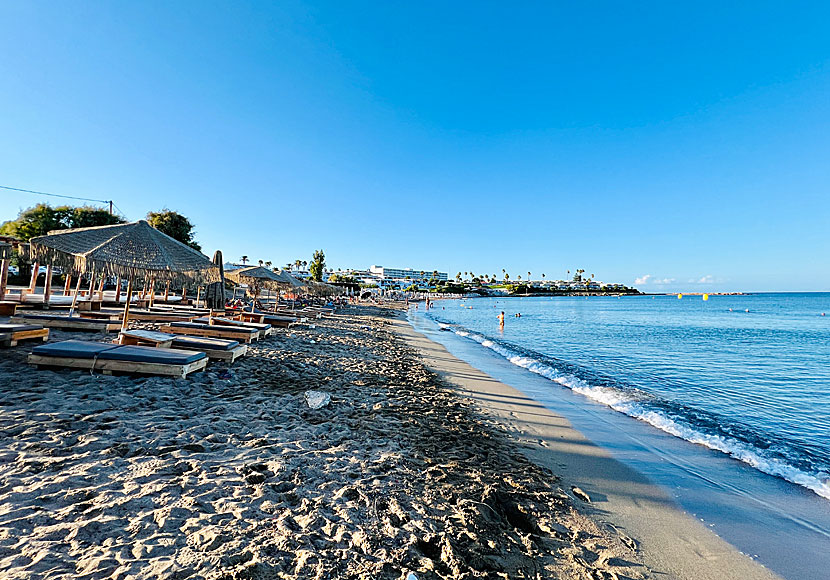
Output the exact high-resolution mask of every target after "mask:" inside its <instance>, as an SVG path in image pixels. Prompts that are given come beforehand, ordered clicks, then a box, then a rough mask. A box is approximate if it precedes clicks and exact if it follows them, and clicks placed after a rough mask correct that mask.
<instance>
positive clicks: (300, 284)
mask: <svg viewBox="0 0 830 580" xmlns="http://www.w3.org/2000/svg"><path fill="white" fill-rule="evenodd" d="M277 276H279V277H280V280H283V281H284V282H285V284H286V286H288V287H289V288H296V289H299V288H306V287H307V286H308V284H307V283H306V282H304V281H303V280H298V279H297V278H295V277H294V276H292V275H291V274H289V273H288V272H286V271H285V270H280V271H279V272H278V273H277Z"/></svg>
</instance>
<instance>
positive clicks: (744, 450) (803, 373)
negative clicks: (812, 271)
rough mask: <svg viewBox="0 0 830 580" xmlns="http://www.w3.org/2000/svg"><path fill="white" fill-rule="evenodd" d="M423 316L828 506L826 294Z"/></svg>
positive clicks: (463, 309) (505, 303)
mask: <svg viewBox="0 0 830 580" xmlns="http://www.w3.org/2000/svg"><path fill="white" fill-rule="evenodd" d="M502 310H503V311H505V314H506V324H505V328H504V330H503V331H500V330H499V327H498V321H497V319H496V316H497V314H498V312H500V311H502ZM516 313H521V318H516V317H514V315H515V314H516ZM822 313H826V314H827V316H822ZM428 316H429V317H430V318H433V319H434V320H435V321H436V322H439V323H441V324H442V325H444V327H445V329H446V330H449V331H452V332H454V333H455V334H456V335H458V336H460V337H463V338H464V339H465V340H469V341H474V342H475V343H478V344H479V345H480V346H481V347H482V348H487V349H490V351H492V352H494V353H497V354H498V355H500V356H502V357H504V358H505V359H507V360H509V361H510V362H512V363H513V364H515V365H517V366H520V367H524V368H526V369H528V370H530V371H532V372H534V373H536V374H538V375H541V376H543V377H545V378H546V379H549V380H550V381H552V383H555V384H552V385H551V387H552V388H559V387H560V386H562V387H566V388H568V389H571V390H573V391H574V392H577V393H579V394H581V395H584V396H585V397H589V398H590V399H592V400H594V401H598V402H600V403H603V404H605V405H608V406H609V407H611V408H613V409H614V410H616V411H619V412H621V413H625V414H627V415H629V416H632V417H635V418H637V419H640V420H642V421H645V422H647V423H649V424H651V425H653V426H654V427H656V428H658V429H660V430H662V431H665V432H667V433H670V434H672V435H675V436H677V437H679V438H682V439H686V440H688V441H692V442H694V443H698V444H702V445H705V446H707V447H710V448H712V449H715V450H718V451H720V452H722V453H725V454H728V455H730V456H732V457H734V458H736V459H738V460H740V461H743V462H744V463H746V464H749V465H751V466H752V467H754V468H755V469H757V470H759V471H762V472H764V473H767V474H770V475H774V476H777V477H780V478H783V479H785V480H787V481H790V482H792V483H794V484H796V485H799V486H802V487H804V488H807V489H809V490H811V491H812V492H814V493H816V494H818V495H819V496H822V497H824V498H828V499H830V294H828V293H810V294H756V295H746V296H711V297H710V299H709V300H708V301H706V302H704V301H703V300H702V299H701V297H700V296H686V297H684V298H683V299H682V300H679V299H677V298H676V297H675V296H654V297H652V296H637V297H623V298H616V297H591V298H587V299H586V298H584V297H555V298H551V297H528V298H501V299H496V298H477V299H470V300H452V301H441V302H438V303H436V305H435V307H434V308H433V309H431V311H430V313H429V315H428Z"/></svg>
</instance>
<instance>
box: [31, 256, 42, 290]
mask: <svg viewBox="0 0 830 580" xmlns="http://www.w3.org/2000/svg"><path fill="white" fill-rule="evenodd" d="M39 273H40V264H39V263H37V262H35V263H34V264H33V266H32V281H31V282H30V283H29V294H34V293H35V288H37V276H38V274H39Z"/></svg>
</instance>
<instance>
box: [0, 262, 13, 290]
mask: <svg viewBox="0 0 830 580" xmlns="http://www.w3.org/2000/svg"><path fill="white" fill-rule="evenodd" d="M10 261H11V260H9V259H8V258H7V259H5V260H3V266H2V267H0V300H3V299H5V298H6V284H7V283H8V281H9V262H10Z"/></svg>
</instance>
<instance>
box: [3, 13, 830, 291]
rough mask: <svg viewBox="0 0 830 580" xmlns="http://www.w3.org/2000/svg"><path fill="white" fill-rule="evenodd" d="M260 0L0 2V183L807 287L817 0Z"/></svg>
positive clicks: (487, 249) (483, 250)
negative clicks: (692, 0)
mask: <svg viewBox="0 0 830 580" xmlns="http://www.w3.org/2000/svg"><path fill="white" fill-rule="evenodd" d="M273 4H275V3H268V2H263V3H244V4H243V3H241V2H229V3H219V2H192V3H188V2H176V3H161V2H158V3H156V2H140V3H139V2H104V3H102V2H94V3H84V2H73V3H59V4H55V3H53V2H5V3H2V4H0V21H2V23H3V29H4V34H3V35H0V83H2V84H0V111H2V114H0V185H7V186H12V187H19V188H26V189H34V190H41V191H51V192H56V193H63V194H67V195H78V196H83V197H90V198H95V199H110V198H112V199H114V200H115V203H116V204H117V206H118V207H119V208H120V209H121V210H122V211H123V212H124V214H125V215H126V216H127V217H128V218H130V219H138V218H141V217H143V216H144V215H145V214H146V213H147V211H148V210H156V209H159V208H162V207H165V206H166V207H169V208H170V209H174V210H177V211H180V212H182V213H184V214H185V215H187V216H189V217H190V218H191V219H192V221H194V222H195V224H196V226H197V237H198V239H199V241H200V242H201V243H202V245H203V248H204V250H205V251H206V252H207V253H212V252H213V250H214V249H222V250H223V251H224V252H225V254H226V256H227V257H229V258H238V257H239V256H241V255H243V254H245V255H248V256H250V257H251V258H253V259H263V260H271V261H273V262H274V263H276V264H283V263H285V262H288V261H293V260H294V259H295V258H300V259H306V260H310V258H311V254H312V252H313V250H315V249H317V248H323V249H324V250H325V251H326V255H327V257H328V260H327V261H328V264H329V266H332V267H334V268H337V267H366V266H368V265H370V264H383V265H386V266H392V267H406V266H412V267H415V268H419V269H420V268H424V269H430V270H431V269H433V268H438V269H441V270H445V271H449V272H450V273H451V275H454V274H455V272H457V271H459V270H460V271H470V270H472V271H474V272H476V273H483V272H487V273H491V274H492V273H496V274H500V273H501V269H502V268H507V270H508V272H510V274H511V275H512V276H513V277H514V278H515V276H516V275H518V274H521V275H522V276H523V277H525V276H526V273H527V271H531V272H532V273H533V274H534V277H538V275H539V274H540V273H542V272H544V273H545V274H546V275H547V277H548V278H555V277H559V276H564V275H565V271H566V270H568V269H570V270H572V271H573V270H575V269H576V268H580V267H581V268H584V269H585V270H586V271H587V272H588V273H594V274H595V275H596V277H597V278H598V279H602V280H606V281H622V282H627V283H634V282H635V280H639V281H640V282H639V284H640V287H641V289H644V290H652V291H656V290H686V291H691V290H708V291H717V290H748V291H749V290H830V268H827V263H828V258H827V257H828V255H830V236H828V230H830V195H828V189H829V188H828V185H829V184H830V98H828V95H830V24H828V23H830V4H827V3H824V2H814V3H798V2H787V3H781V2H778V3H767V2H745V3H732V2H730V3H723V2H711V3H708V2H696V3H693V4H692V3H689V4H686V5H681V4H680V3H667V2H639V3H638V2H634V3H621V2H608V3H602V2H592V3H578V2H540V3H520V4H519V5H518V6H516V3H512V4H509V3H495V2H494V3H487V2H469V3H462V2H458V3H447V2H434V3H432V2H413V3H404V2H330V3H325V2H314V3H301V2H290V1H289V2H280V3H279V5H278V6H275V5H273ZM42 200H44V198H39V197H37V196H34V195H27V194H18V193H13V192H8V191H2V190H0V219H10V218H13V217H15V216H16V214H17V212H18V210H19V209H21V208H23V207H27V206H30V205H33V204H34V203H36V202H38V201H42ZM53 202H56V203H57V202H59V200H53Z"/></svg>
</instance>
